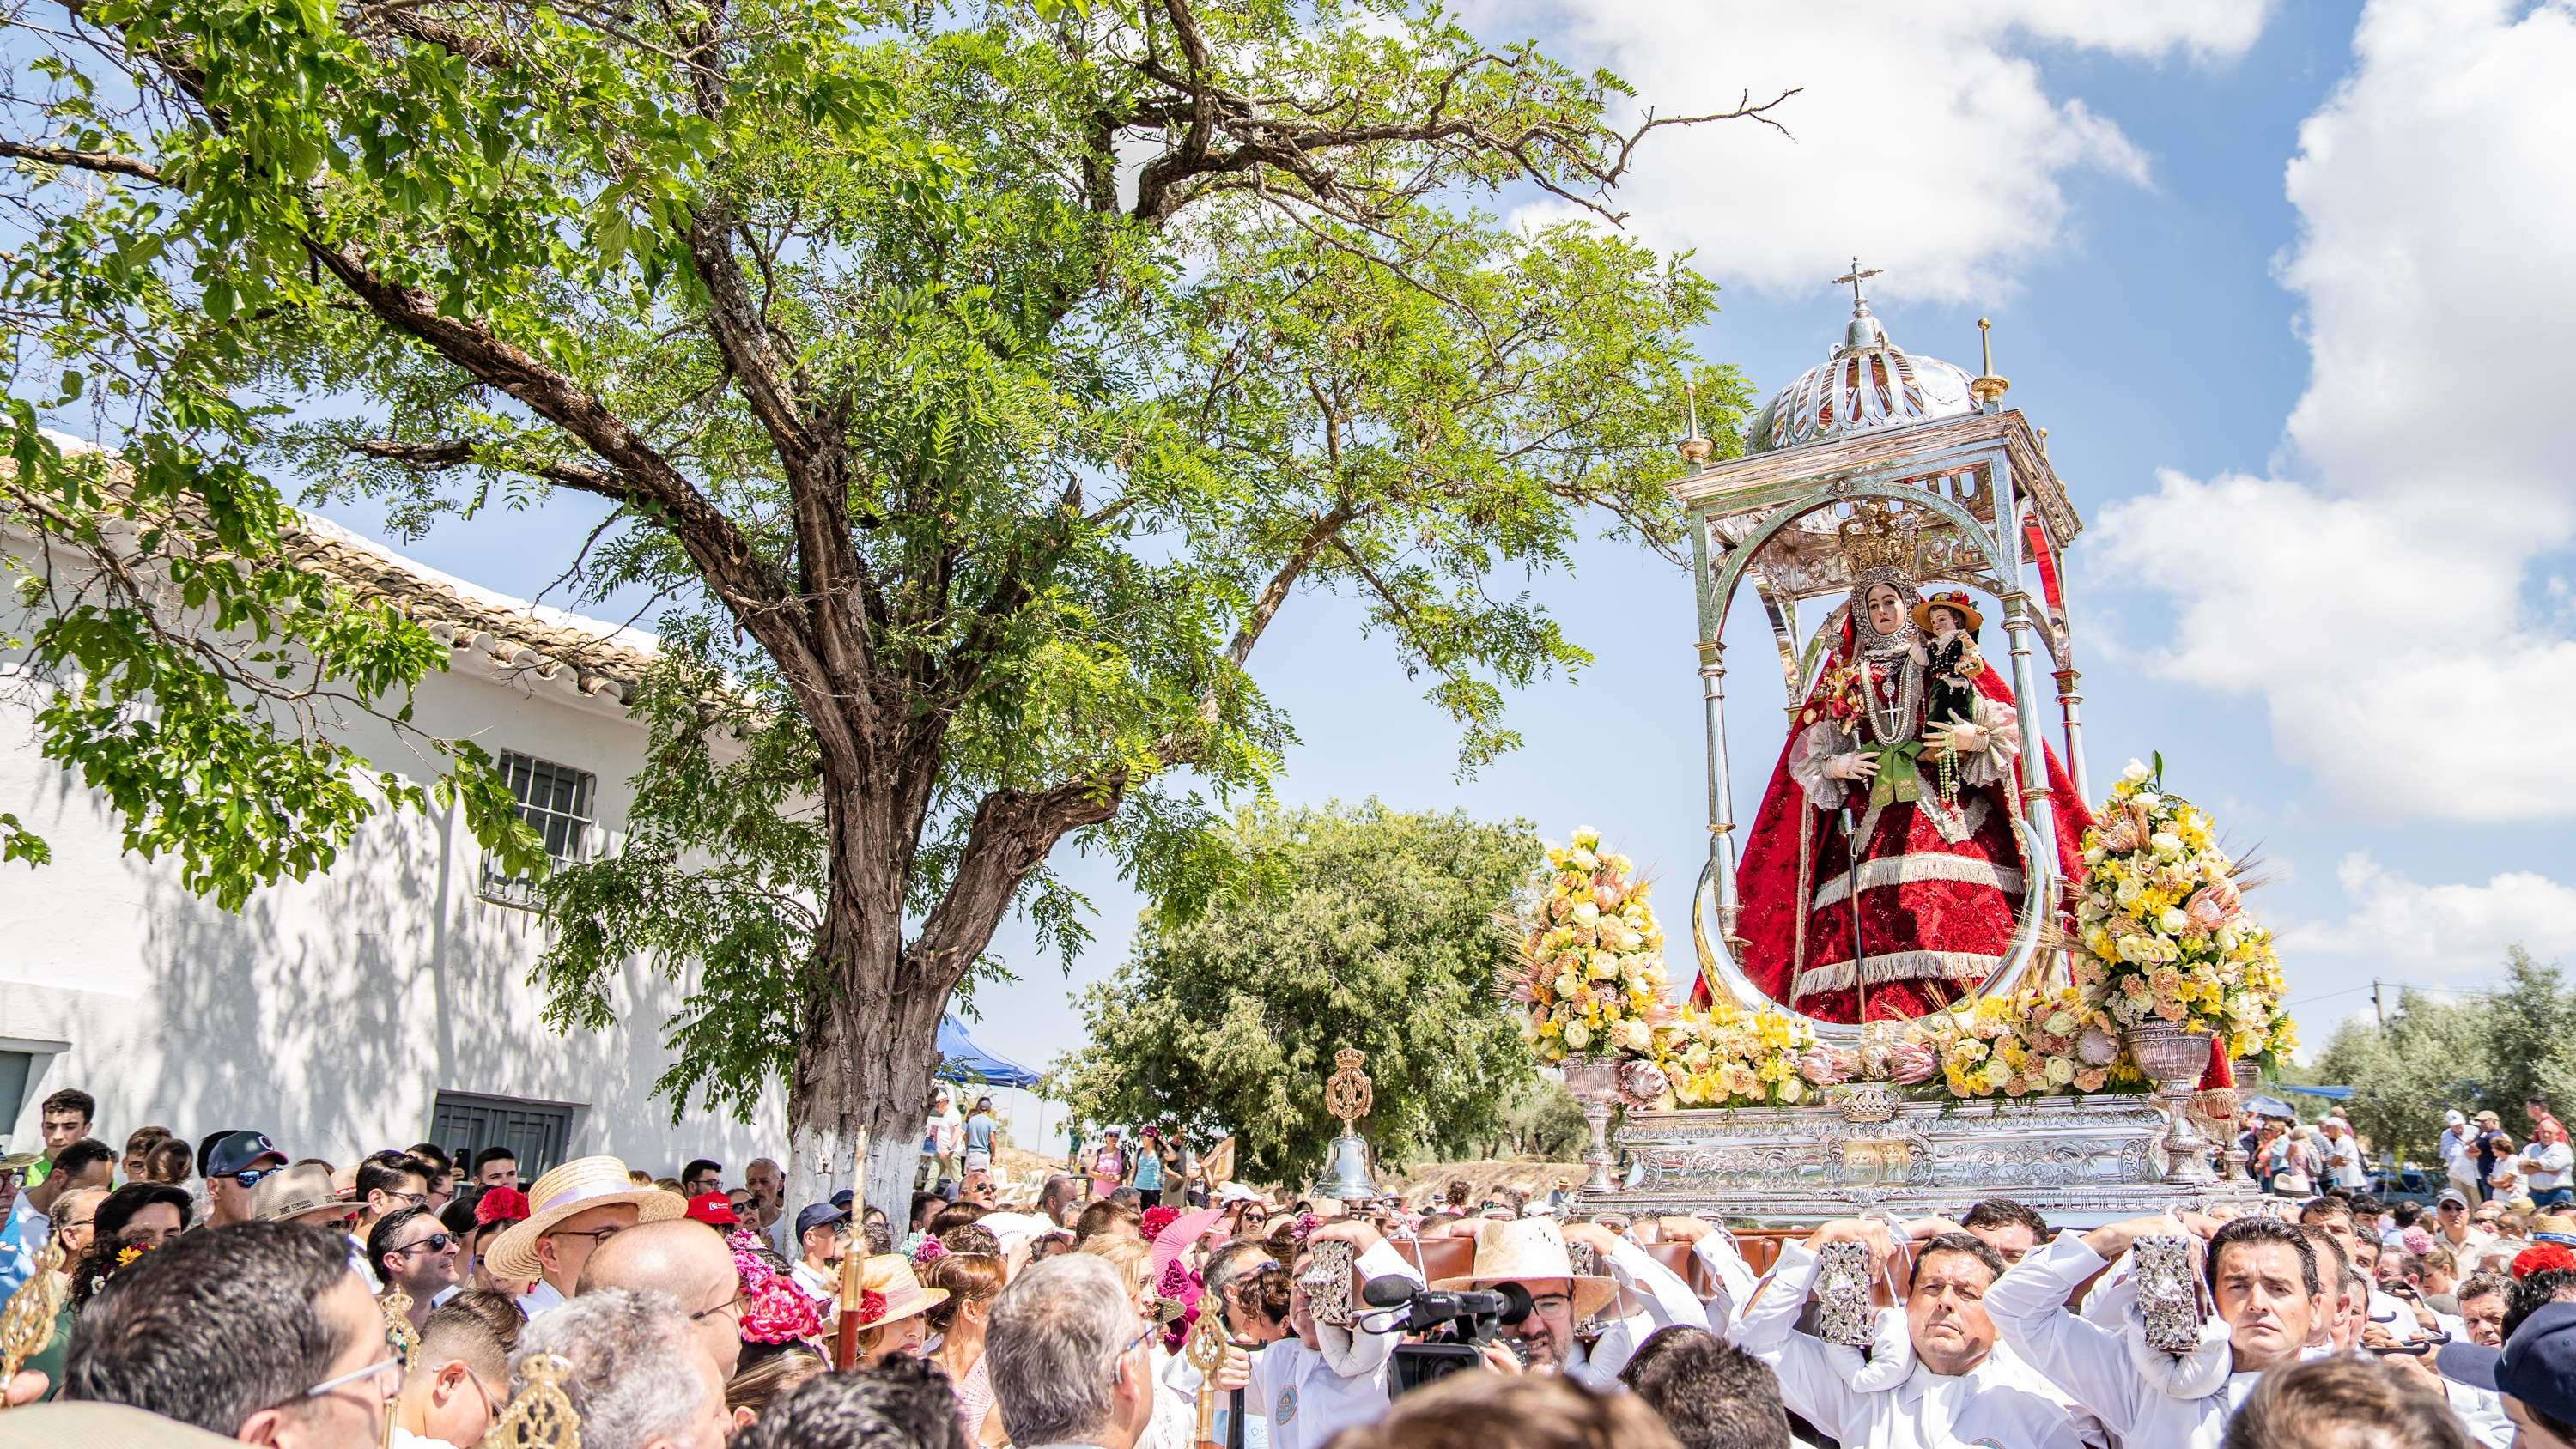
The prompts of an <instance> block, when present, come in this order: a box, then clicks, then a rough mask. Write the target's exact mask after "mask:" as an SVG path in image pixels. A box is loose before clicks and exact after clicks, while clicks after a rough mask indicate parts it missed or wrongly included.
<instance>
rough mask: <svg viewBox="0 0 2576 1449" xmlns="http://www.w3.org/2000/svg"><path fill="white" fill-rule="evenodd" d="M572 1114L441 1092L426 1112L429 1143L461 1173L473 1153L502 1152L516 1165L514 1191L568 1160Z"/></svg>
mask: <svg viewBox="0 0 2576 1449" xmlns="http://www.w3.org/2000/svg"><path fill="white" fill-rule="evenodd" d="M572 1111H573V1109H572V1108H571V1107H570V1106H568V1105H566V1104H564V1103H561V1102H522V1101H518V1100H515V1099H513V1098H509V1097H484V1096H478V1095H476V1094H474V1093H471V1092H441V1093H439V1094H438V1099H437V1101H436V1102H435V1103H434V1104H433V1105H432V1106H431V1108H430V1116H429V1140H430V1141H432V1142H435V1143H437V1144H438V1145H439V1146H441V1147H444V1148H446V1149H447V1154H448V1156H449V1157H451V1158H453V1159H454V1160H455V1162H456V1170H457V1171H458V1172H460V1173H464V1172H470V1171H472V1170H473V1167H474V1154H475V1153H478V1152H480V1151H482V1150H483V1149H484V1148H486V1147H506V1148H508V1149H510V1154H511V1155H512V1156H513V1157H516V1158H517V1159H518V1160H519V1188H520V1190H521V1191H523V1192H524V1191H526V1190H527V1185H528V1184H529V1183H532V1182H534V1181H536V1180H537V1176H538V1174H540V1173H542V1172H544V1171H545V1170H546V1169H547V1168H550V1167H555V1166H558V1165H560V1164H561V1163H562V1162H563V1161H564V1159H565V1158H566V1157H568V1156H570V1155H571V1144H572Z"/></svg>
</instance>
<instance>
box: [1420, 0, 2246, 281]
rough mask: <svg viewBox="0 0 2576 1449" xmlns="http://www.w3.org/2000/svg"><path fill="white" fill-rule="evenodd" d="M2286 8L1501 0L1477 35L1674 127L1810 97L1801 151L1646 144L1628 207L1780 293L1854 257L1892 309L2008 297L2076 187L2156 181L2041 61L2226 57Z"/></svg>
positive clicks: (2052, 233) (1706, 265)
mask: <svg viewBox="0 0 2576 1449" xmlns="http://www.w3.org/2000/svg"><path fill="white" fill-rule="evenodd" d="M2268 8H2269V7H2268V5H2267V4H2262V3H2253V4H2248V3H2242V0H2182V3H2169V4H2158V5H2139V4H2135V3H2132V0H2007V3H1999V4H1992V5H1926V4H1922V3H1919V0H1852V3H1838V4H1832V5H1812V4H1810V5H1780V4H1748V3H1742V0H1721V3H1715V4H1705V3H1704V4H1697V5H1687V6H1685V5H1673V4H1670V3H1647V0H1573V3H1572V4H1566V3H1563V0H1559V3H1554V4H1549V5H1545V6H1539V5H1535V4H1532V3H1530V0H1489V3H1488V4H1487V5H1486V6H1485V7H1483V8H1482V9H1481V10H1477V11H1473V12H1471V17H1470V19H1471V25H1472V27H1473V28H1474V29H1475V30H1476V31H1477V33H1479V34H1484V35H1492V36H1500V35H1506V34H1509V33H1511V32H1512V31H1514V30H1515V29H1520V28H1526V29H1528V30H1536V31H1545V32H1551V33H1552V34H1551V38H1550V48H1551V50H1552V51H1554V52H1557V53H1565V54H1572V55H1575V56H1580V57H1583V58H1584V59H1585V60H1586V61H1587V62H1588V61H1589V60H1590V59H1591V58H1593V57H1597V58H1598V59H1599V60H1600V61H1601V62H1602V63H1604V64H1607V65H1608V66H1609V67H1610V68H1611V69H1613V70H1615V71H1617V72H1619V73H1620V74H1621V75H1622V76H1624V77H1625V78H1626V79H1627V80H1628V82H1629V83H1630V84H1631V85H1633V86H1635V87H1636V89H1637V91H1638V94H1639V96H1640V97H1641V99H1642V100H1643V101H1645V102H1646V103H1647V104H1650V105H1652V106H1653V107H1654V108H1655V109H1656V111H1657V113H1658V114H1661V115H1667V116H1670V115H1684V114H1693V113H1704V112H1708V111H1715V110H1723V109H1727V108H1730V107H1732V106H1733V105H1734V104H1735V102H1736V98H1737V96H1738V94H1739V93H1740V92H1743V91H1748V90H1749V91H1751V92H1752V93H1753V94H1754V96H1755V97H1756V98H1757V99H1764V98H1768V97H1770V96H1772V95H1775V94H1777V93H1778V92H1780V91H1782V90H1786V89H1789V88H1792V87H1797V88H1801V94H1799V95H1798V96H1797V97H1795V98H1794V99H1792V100H1791V101H1790V102H1789V103H1788V104H1787V105H1786V106H1784V107H1782V108H1781V109H1780V111H1779V112H1778V114H1779V116H1780V118H1781V120H1782V122H1783V123H1784V124H1785V125H1787V126H1788V127H1789V129H1790V130H1791V131H1792V132H1793V133H1794V134H1795V136H1796V140H1795V141H1794V142H1793V141H1791V140H1790V139H1789V138H1787V137H1784V136H1782V135H1780V134H1779V133H1778V132H1777V131H1773V130H1770V129H1768V128H1766V127H1761V126H1756V125H1753V124H1751V123H1749V122H1744V121H1729V122H1725V123H1723V124H1712V125H1707V126H1700V127H1695V128H1692V129H1690V130H1688V131H1683V132H1672V131H1666V132H1661V133H1659V134H1658V135H1656V136H1655V137H1653V138H1652V139H1650V140H1649V141H1648V142H1647V149H1646V150H1644V151H1641V153H1640V159H1639V161H1638V164H1637V166H1636V169H1635V171H1634V172H1633V173H1632V176H1631V178H1630V179H1629V180H1627V181H1625V182H1623V183H1622V184H1621V186H1620V189H1619V204H1620V205H1621V206H1622V207H1623V208H1626V209H1627V210H1628V211H1630V213H1631V219H1630V222H1629V225H1630V227H1631V229H1632V230H1634V231H1635V232H1636V233H1637V234H1638V235H1640V236H1641V237H1643V238H1644V239H1646V240H1648V241H1650V242H1653V243H1654V244H1656V245H1659V246H1664V247H1675V248H1678V247H1689V248H1695V249H1697V251H1698V256H1697V257H1696V258H1695V259H1694V260H1695V262H1696V264H1697V265H1698V266H1699V267H1700V268H1701V269H1702V270H1704V271H1707V272H1709V273H1711V274H1712V275H1715V276H1718V277H1721V278H1724V279H1727V280H1730V281H1741V282H1745V283H1749V284H1751V285H1752V286H1754V287H1756V288H1759V289H1761V290H1764V291H1768V292H1772V293H1775V294H1782V295H1798V294H1804V293H1811V292H1815V291H1819V290H1821V289H1822V286H1823V284H1824V281H1825V279H1826V278H1828V277H1831V276H1833V275H1835V274H1836V273H1838V272H1840V271H1842V270H1843V267H1844V265H1845V262H1846V260H1847V259H1848V258H1849V257H1850V256H1851V255H1852V254H1853V253H1854V252H1857V253H1859V254H1860V256H1861V258H1862V260H1863V262H1864V263H1865V264H1867V265H1869V266H1874V267H1880V268H1883V269H1885V272H1886V275H1885V276H1883V277H1881V278H1879V279H1878V281H1877V282H1876V283H1875V284H1874V285H1873V287H1872V289H1871V290H1872V291H1873V292H1874V293H1879V294H1884V295H1887V296H1890V297H1918V298H1933V299H1939V300H1950V301H1958V300H1975V299H1980V298H1991V297H1993V296H1995V295H1997V294H1998V293H2001V292H2006V291H2009V290H2010V287H2011V278H2012V274H2013V271H2014V270H2015V268H2016V267H2017V266H2018V265H2019V264H2021V263H2022V262H2024V261H2026V260H2027V259H2029V258H2030V257H2032V256H2033V255H2036V254H2038V253H2040V252H2042V251H2045V250H2046V249H2048V248H2049V247H2050V246H2052V245H2054V244H2055V243H2056V242H2057V241H2058V240H2059V237H2060V234H2061V230H2062V228H2063V225H2064V222H2065V218H2066V213H2067V208H2068V203H2067V200H2066V196H2065V193H2064V191H2063V190H2062V188H2061V186H2060V181H2061V178H2063V177H2065V176H2066V175H2067V174H2069V173H2071V172H2076V171H2081V170H2086V169H2096V170H2101V171H2107V172H2109V173H2111V174H2113V175H2116V176H2120V177H2124V178H2126V179H2128V180H2130V181H2133V182H2137V183H2139V184H2145V182H2146V180H2147V158H2146V156H2145V155H2144V154H2143V153H2142V152H2140V151H2139V150H2138V148H2137V147H2136V146H2135V145H2133V144H2131V142H2130V141H2129V139H2128V137H2127V136H2125V135H2123V134H2122V133H2121V131H2120V128H2119V127H2118V126H2116V125H2114V124H2113V123H2112V122H2110V121H2109V120H2107V119H2105V118H2104V117H2102V116H2100V115H2098V114H2096V113H2095V112H2093V111H2092V110H2091V109H2089V108H2087V107H2086V106H2085V105H2084V103H2083V102H2082V101H2081V100H2076V99H2072V98H2069V99H2062V100H2061V99H2058V98H2055V97H2052V96H2050V95H2049V94H2048V92H2047V89H2046V88H2045V87H2044V86H2043V85H2042V83H2041V77H2040V73H2039V68H2038V66H2037V65H2036V64H2034V63H2033V62H2032V61H2031V60H2030V59H2029V58H2028V57H2027V56H2025V55H2023V54H2021V53H2020V51H2021V50H2022V49H2023V48H2026V47H2030V46H2033V45H2042V46H2050V45H2054V46H2067V47H2073V48H2076V49H2080V50H2093V51H2101V52H2107V53H2110V54H2114V55H2119V56H2123V57H2130V58H2139V59H2156V58H2160V57H2164V56H2167V55H2176V54H2179V55H2186V56H2190V57H2193V58H2196V59H2220V58H2227V57H2232V56H2234V55H2236V54H2238V53H2240V52H2242V51H2243V50H2244V49H2245V47H2246V46H2248V45H2250V44H2252V43H2253V41H2254V39H2255V37H2256V36H2257V35H2258V34H2260V33H2261V30H2262V26H2263V19H2264V15H2265V13H2266V11H2267V10H2268Z"/></svg>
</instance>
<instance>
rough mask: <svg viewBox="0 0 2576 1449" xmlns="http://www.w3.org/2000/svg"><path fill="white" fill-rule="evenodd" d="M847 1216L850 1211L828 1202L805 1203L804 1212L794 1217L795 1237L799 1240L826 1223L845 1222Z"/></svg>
mask: <svg viewBox="0 0 2576 1449" xmlns="http://www.w3.org/2000/svg"><path fill="white" fill-rule="evenodd" d="M849 1216H850V1210H849V1209H848V1208H845V1207H838V1206H835V1205H833V1204H831V1203H828V1202H817V1203H807V1204H806V1205H805V1209H804V1211H802V1212H800V1213H798V1214H797V1215H796V1236H798V1237H800V1238H801V1237H803V1236H805V1235H806V1234H807V1233H810V1232H812V1231H814V1230H815V1229H816V1228H819V1227H822V1226H824V1225H825V1224H827V1223H837V1222H844V1221H847V1220H848V1218H849Z"/></svg>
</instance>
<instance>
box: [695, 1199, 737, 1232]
mask: <svg viewBox="0 0 2576 1449" xmlns="http://www.w3.org/2000/svg"><path fill="white" fill-rule="evenodd" d="M684 1216H686V1217H687V1218H688V1219H689V1220H690V1221H691V1222H699V1223H708V1224H711V1225H713V1226H715V1227H720V1228H730V1227H733V1226H735V1225H736V1224H738V1223H740V1222H741V1221H742V1219H741V1218H738V1217H736V1216H734V1211H733V1199H732V1198H729V1197H727V1196H725V1195H724V1194H723V1193H720V1192H702V1193H699V1194H698V1195H697V1196H696V1197H693V1198H691V1199H689V1210H688V1212H687V1213H686V1214H684Z"/></svg>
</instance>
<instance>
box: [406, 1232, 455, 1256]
mask: <svg viewBox="0 0 2576 1449" xmlns="http://www.w3.org/2000/svg"><path fill="white" fill-rule="evenodd" d="M456 1240H457V1239H456V1235H455V1234H453V1233H432V1234H430V1235H429V1236H428V1237H425V1238H422V1239H420V1240H419V1241H417V1242H414V1243H412V1244H410V1245H409V1246H407V1247H400V1248H396V1249H394V1250H393V1251H395V1252H397V1253H418V1252H423V1251H427V1252H432V1253H444V1252H446V1251H447V1249H448V1245H449V1244H451V1243H454V1242H455V1241H456Z"/></svg>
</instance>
